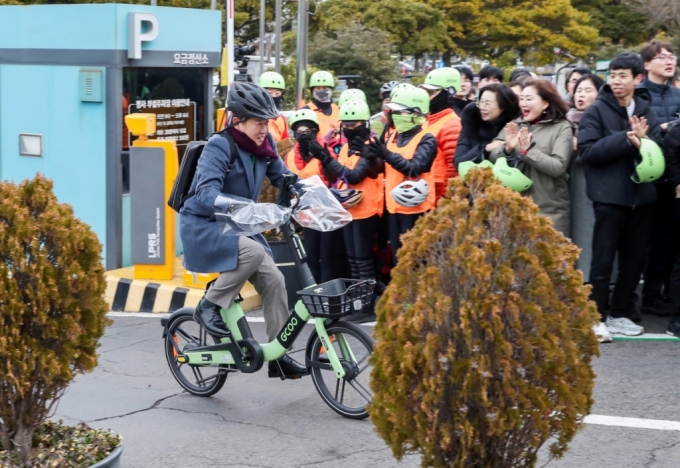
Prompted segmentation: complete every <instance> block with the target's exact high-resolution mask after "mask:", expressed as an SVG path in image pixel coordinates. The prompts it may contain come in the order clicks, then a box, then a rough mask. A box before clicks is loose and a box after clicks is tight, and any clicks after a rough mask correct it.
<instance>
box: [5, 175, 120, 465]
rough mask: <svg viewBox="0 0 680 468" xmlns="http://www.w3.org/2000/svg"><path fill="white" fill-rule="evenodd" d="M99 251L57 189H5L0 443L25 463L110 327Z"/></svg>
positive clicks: (43, 185)
mask: <svg viewBox="0 0 680 468" xmlns="http://www.w3.org/2000/svg"><path fill="white" fill-rule="evenodd" d="M101 251H102V247H101V244H100V243H99V241H98V239H97V236H96V235H95V234H94V232H93V231H92V230H91V229H90V227H89V226H87V225H86V224H84V223H83V222H82V221H80V220H79V219H77V218H76V217H75V216H74V214H73V209H72V208H71V207H70V206H69V205H65V204H61V203H58V202H57V199H56V197H55V196H54V194H53V193H52V182H51V181H49V180H47V179H45V178H44V177H42V176H40V175H38V176H37V177H36V178H35V179H33V180H31V181H24V182H23V183H21V184H20V185H18V186H17V185H15V184H13V183H10V182H0V298H1V301H0V441H2V446H3V448H5V449H6V450H13V451H18V452H20V454H21V457H22V459H23V460H24V462H26V461H27V460H28V458H29V456H30V451H31V437H32V434H33V431H34V430H35V429H36V428H37V427H38V426H39V425H40V424H41V423H42V422H43V421H44V420H45V418H46V417H47V416H48V415H49V414H50V411H51V410H52V409H53V408H54V405H55V404H56V403H57V401H58V400H59V398H60V397H61V395H63V393H64V391H65V390H66V387H67V385H68V384H69V382H71V380H73V378H74V376H75V375H76V374H78V373H82V372H87V371H90V370H92V369H94V367H95V366H96V365H97V354H96V348H97V345H98V341H99V338H100V337H101V336H102V335H103V334H104V327H105V326H106V324H107V319H106V311H107V309H108V307H107V305H106V303H105V301H104V289H105V281H104V267H103V266H102V263H101Z"/></svg>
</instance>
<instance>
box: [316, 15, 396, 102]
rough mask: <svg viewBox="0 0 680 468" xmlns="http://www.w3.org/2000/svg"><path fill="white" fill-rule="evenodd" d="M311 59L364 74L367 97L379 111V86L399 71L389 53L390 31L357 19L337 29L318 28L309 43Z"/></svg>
mask: <svg viewBox="0 0 680 468" xmlns="http://www.w3.org/2000/svg"><path fill="white" fill-rule="evenodd" d="M308 52H309V63H310V64H312V65H314V66H315V67H318V68H319V69H321V70H333V71H334V72H335V73H336V74H337V75H361V80H360V83H361V84H360V85H359V88H361V90H362V91H364V92H365V93H366V100H367V102H368V105H369V107H370V108H371V109H373V111H375V112H377V111H378V109H379V108H380V105H381V101H380V96H379V91H380V87H381V86H382V85H383V83H385V82H386V81H389V80H392V79H394V78H395V75H396V67H397V62H396V60H394V59H392V57H391V55H390V44H389V41H388V33H386V32H384V31H381V30H379V29H375V28H366V27H364V26H363V25H362V24H361V23H358V22H356V21H354V22H352V23H350V24H349V25H348V26H346V27H344V28H341V29H338V30H336V31H335V32H334V33H325V32H319V33H317V34H316V35H315V36H314V39H313V40H312V41H311V42H310V44H309V51H308Z"/></svg>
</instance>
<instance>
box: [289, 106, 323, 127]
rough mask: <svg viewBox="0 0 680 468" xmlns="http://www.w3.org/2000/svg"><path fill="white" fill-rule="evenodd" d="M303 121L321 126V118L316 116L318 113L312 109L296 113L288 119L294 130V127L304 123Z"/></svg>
mask: <svg viewBox="0 0 680 468" xmlns="http://www.w3.org/2000/svg"><path fill="white" fill-rule="evenodd" d="M303 120H309V121H312V122H314V123H315V124H316V126H317V127H318V126H319V118H318V117H317V116H316V112H314V111H313V110H311V109H300V110H297V111H295V113H294V114H293V115H291V116H290V118H289V119H288V125H290V127H291V128H293V125H295V124H296V123H298V122H302V121H303Z"/></svg>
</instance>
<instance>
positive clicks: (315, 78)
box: [309, 70, 335, 88]
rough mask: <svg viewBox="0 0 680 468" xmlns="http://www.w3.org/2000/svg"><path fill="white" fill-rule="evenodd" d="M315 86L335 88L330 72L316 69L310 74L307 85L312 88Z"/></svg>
mask: <svg viewBox="0 0 680 468" xmlns="http://www.w3.org/2000/svg"><path fill="white" fill-rule="evenodd" d="M316 86H327V87H329V88H335V80H334V79H333V75H332V74H331V72H327V71H323V70H322V71H318V72H314V73H313V74H312V77H311V78H310V79H309V87H310V88H314V87H316Z"/></svg>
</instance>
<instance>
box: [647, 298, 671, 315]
mask: <svg viewBox="0 0 680 468" xmlns="http://www.w3.org/2000/svg"><path fill="white" fill-rule="evenodd" d="M671 308H672V307H671V304H670V303H669V302H666V301H664V300H663V299H662V298H661V297H651V298H649V299H643V300H642V313H643V314H649V315H656V316H659V317H668V316H669V315H670V313H671Z"/></svg>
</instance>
